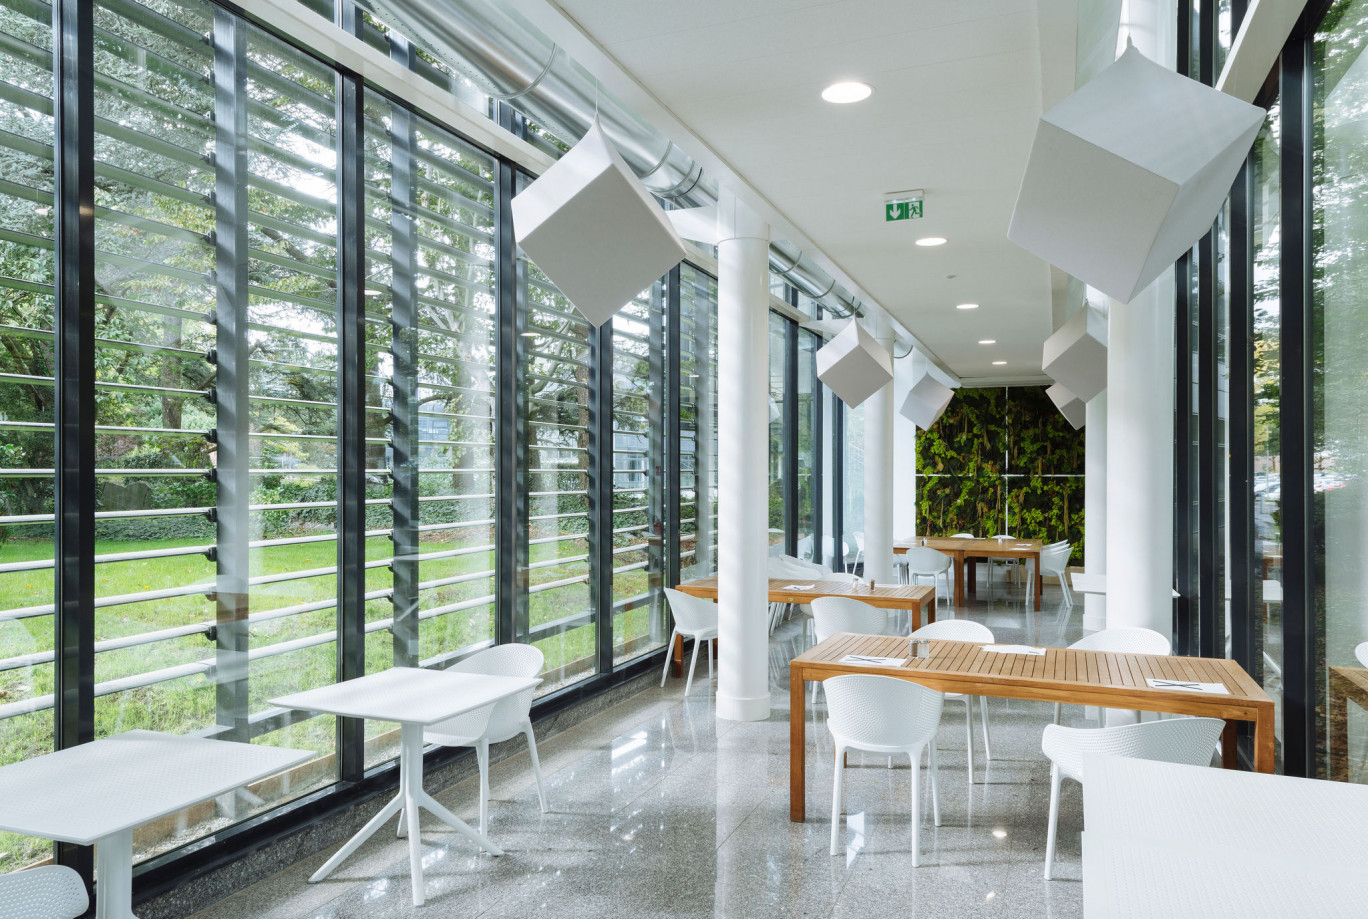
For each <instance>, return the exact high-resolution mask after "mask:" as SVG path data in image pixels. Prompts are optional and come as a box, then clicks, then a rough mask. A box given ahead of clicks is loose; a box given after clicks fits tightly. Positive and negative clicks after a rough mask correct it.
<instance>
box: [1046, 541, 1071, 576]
mask: <svg viewBox="0 0 1368 919" xmlns="http://www.w3.org/2000/svg"><path fill="white" fill-rule="evenodd" d="M1072 554H1073V546H1071V545H1070V544H1069V543H1067V542H1064V543H1055V544H1054V545H1050V546H1046V547H1045V548H1044V549H1041V550H1040V570H1041V573H1042V574H1060V573H1061V572H1063V571H1064V569H1065V568H1066V567H1068V564H1069V556H1070V555H1072Z"/></svg>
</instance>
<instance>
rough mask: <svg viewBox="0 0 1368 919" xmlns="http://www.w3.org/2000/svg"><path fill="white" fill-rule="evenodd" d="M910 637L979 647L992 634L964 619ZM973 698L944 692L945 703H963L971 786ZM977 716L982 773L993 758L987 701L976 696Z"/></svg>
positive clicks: (935, 625) (927, 627) (944, 621)
mask: <svg viewBox="0 0 1368 919" xmlns="http://www.w3.org/2000/svg"><path fill="white" fill-rule="evenodd" d="M911 637H913V638H931V639H935V640H937V641H974V642H978V643H979V644H992V643H993V641H994V638H993V632H992V630H991V629H989V628H988V626H986V625H983V624H982V623H978V622H970V621H969V620H968V619H942V620H941V621H939V622H931V623H928V624H926V625H924V626H922V627H921V628H919V629H917V631H915V632H913V633H912V636H911ZM974 698H975V697H974V696H966V695H964V694H963V693H958V692H947V693H945V701H947V702H963V703H964V733H965V739H966V744H965V746H966V747H967V749H968V760H967V762H968V767H967V768H968V772H969V784H970V785H972V784H974ZM977 698H978V703H979V717H980V718H981V719H982V721H983V759H984V766H983V768H984V769H985V770H986V769H987V768H988V760H991V759H992V758H993V745H992V741H991V739H990V738H989V735H988V702H987V700H985V699H984V698H983V696H978V697H977Z"/></svg>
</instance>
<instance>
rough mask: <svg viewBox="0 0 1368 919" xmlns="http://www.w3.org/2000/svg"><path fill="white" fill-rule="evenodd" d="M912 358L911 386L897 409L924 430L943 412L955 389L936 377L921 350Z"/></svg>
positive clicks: (914, 353)
mask: <svg viewBox="0 0 1368 919" xmlns="http://www.w3.org/2000/svg"><path fill="white" fill-rule="evenodd" d="M912 360H913V369H912V386H911V387H910V388H909V389H908V390H907V396H906V397H905V398H904V399H903V403H902V406H901V407H900V408H899V409H898V411H899V412H900V413H901V414H902V416H903V417H904V418H906V419H907V420H908V421H910V422H912V423H913V424H915V425H916V426H917V427H919V428H921V429H922V430H923V431H926V430H930V428H931V425H933V424H935V423H936V421H937V419H939V418H940V416H941V415H943V414H945V409H946V407H947V406H949V405H950V400H951V398H953V397H954V395H955V391H954V390H953V389H951V388H950V387H949V386H946V385H945V384H944V383H942V382H941V381H940V380H938V379H936V377H935V376H934V375H933V373H932V371H931V368H930V366H929V365H928V363H927V360H926V358H925V357H924V356H923V355H922V354H921V352H913V354H912Z"/></svg>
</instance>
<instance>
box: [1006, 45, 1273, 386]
mask: <svg viewBox="0 0 1368 919" xmlns="http://www.w3.org/2000/svg"><path fill="white" fill-rule="evenodd" d="M1264 115H1265V112H1264V110H1263V109H1261V108H1259V107H1257V106H1254V105H1250V104H1249V103H1247V102H1243V101H1241V100H1239V99H1236V98H1234V97H1232V96H1228V95H1226V94H1225V93H1222V92H1219V91H1217V90H1214V89H1212V88H1210V87H1208V86H1203V85H1202V84H1201V83H1198V82H1197V81H1195V80H1190V79H1188V78H1187V77H1184V76H1179V75H1178V74H1176V73H1174V72H1173V71H1171V70H1167V69H1165V68H1163V67H1160V66H1159V65H1158V64H1156V63H1154V62H1153V61H1150V60H1149V59H1148V58H1146V57H1145V56H1144V55H1142V54H1141V53H1140V52H1139V51H1137V50H1135V48H1133V47H1130V48H1127V49H1126V51H1125V53H1124V54H1122V55H1121V57H1120V58H1118V59H1117V60H1116V62H1115V63H1114V64H1112V65H1111V66H1109V67H1107V68H1106V69H1105V70H1103V71H1102V72H1101V73H1099V74H1098V75H1097V76H1096V77H1094V78H1093V79H1092V80H1091V81H1089V82H1088V83H1086V84H1084V85H1083V86H1082V87H1080V88H1079V89H1078V90H1077V91H1075V92H1074V93H1073V94H1072V95H1070V96H1069V97H1068V98H1066V99H1065V100H1064V101H1063V102H1060V103H1059V104H1058V105H1056V106H1055V107H1054V108H1052V109H1050V110H1049V111H1048V112H1046V113H1045V114H1044V116H1042V117H1041V119H1040V123H1039V125H1038V126H1037V128H1036V136H1035V142H1034V144H1033V145H1032V147H1031V155H1030V158H1029V160H1028V161H1027V164H1026V173H1025V175H1024V176H1023V178H1022V180H1021V191H1020V193H1019V194H1018V195H1017V202H1016V209H1015V211H1014V212H1013V213H1012V223H1011V226H1010V228H1009V229H1008V230H1007V237H1008V239H1011V240H1012V241H1013V242H1015V243H1016V244H1017V245H1019V246H1021V247H1022V248H1024V249H1026V250H1027V251H1029V252H1032V253H1034V254H1035V255H1038V256H1040V257H1041V258H1043V259H1044V260H1045V261H1047V262H1049V263H1050V264H1051V265H1054V266H1055V267H1057V268H1060V269H1062V270H1064V271H1067V272H1068V273H1069V274H1071V275H1073V276H1074V277H1076V278H1079V279H1081V280H1083V281H1085V282H1086V283H1088V284H1090V285H1092V286H1093V287H1096V288H1098V289H1099V290H1101V291H1102V292H1103V293H1105V294H1107V295H1108V296H1110V297H1114V298H1115V299H1117V300H1120V301H1123V302H1127V303H1128V302H1130V300H1131V299H1132V298H1134V296H1135V295H1136V294H1137V293H1139V292H1140V291H1141V290H1143V289H1144V288H1145V287H1147V286H1149V284H1150V283H1151V282H1152V281H1154V279H1155V278H1157V277H1158V276H1159V275H1160V274H1162V273H1163V272H1164V271H1166V270H1167V269H1168V267H1169V266H1170V265H1172V264H1173V262H1174V261H1175V260H1176V259H1177V258H1178V257H1179V256H1180V255H1182V254H1183V253H1184V252H1186V251H1187V250H1188V249H1190V248H1192V246H1193V244H1194V243H1196V242H1197V240H1198V239H1200V238H1201V237H1202V235H1203V234H1204V233H1206V232H1207V231H1208V230H1210V229H1211V224H1212V221H1214V220H1215V219H1216V214H1217V212H1218V211H1219V210H1220V208H1221V204H1222V202H1224V201H1225V198H1226V195H1227V194H1228V193H1229V192H1230V186H1231V183H1232V182H1234V180H1235V174H1236V173H1237V172H1238V171H1239V169H1240V165H1241V164H1242V163H1243V162H1244V160H1245V156H1246V155H1247V154H1248V153H1249V148H1250V146H1251V145H1252V144H1253V142H1254V137H1255V136H1256V135H1257V134H1258V132H1259V126H1260V125H1261V124H1262V123H1263V120H1264ZM1079 395H1082V394H1081V393H1079Z"/></svg>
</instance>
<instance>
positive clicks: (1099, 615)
mask: <svg viewBox="0 0 1368 919" xmlns="http://www.w3.org/2000/svg"><path fill="white" fill-rule="evenodd" d="M1083 433H1084V437H1085V439H1086V442H1087V448H1086V449H1087V455H1086V458H1085V460H1084V472H1085V479H1084V484H1083V570H1084V571H1086V572H1087V573H1088V574H1106V573H1107V393H1106V391H1105V390H1104V391H1103V392H1102V393H1101V394H1100V395H1098V396H1095V397H1094V398H1093V399H1092V401H1091V402H1089V403H1088V423H1087V427H1086V428H1085V429H1084V432H1083ZM1106 627H1107V596H1106V594H1084V595H1083V628H1085V629H1088V630H1090V631H1096V630H1097V629H1103V628H1106Z"/></svg>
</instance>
